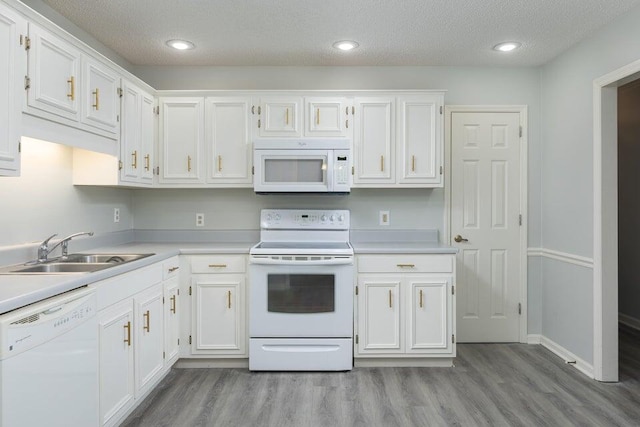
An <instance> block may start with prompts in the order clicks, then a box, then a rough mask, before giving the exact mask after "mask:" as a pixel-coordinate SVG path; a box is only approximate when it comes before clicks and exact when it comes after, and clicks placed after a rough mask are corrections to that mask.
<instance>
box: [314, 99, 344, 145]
mask: <svg viewBox="0 0 640 427" xmlns="http://www.w3.org/2000/svg"><path fill="white" fill-rule="evenodd" d="M304 104H305V113H306V114H305V128H304V133H305V136H310V137H345V138H346V137H348V136H349V135H350V134H351V129H352V128H353V121H352V117H353V112H354V108H353V106H351V105H350V103H349V102H348V100H347V99H346V98H334V97H312V98H311V97H310V98H305V100H304Z"/></svg>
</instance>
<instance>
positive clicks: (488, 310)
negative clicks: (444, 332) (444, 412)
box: [451, 112, 521, 342]
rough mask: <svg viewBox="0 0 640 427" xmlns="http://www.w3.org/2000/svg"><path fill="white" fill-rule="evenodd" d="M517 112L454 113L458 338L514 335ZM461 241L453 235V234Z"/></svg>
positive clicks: (515, 337) (453, 228) (517, 276)
mask: <svg viewBox="0 0 640 427" xmlns="http://www.w3.org/2000/svg"><path fill="white" fill-rule="evenodd" d="M519 131H520V113H517V112H513V113H510V112H506V113H502V112H500V113H494V112H453V113H452V116H451V145H452V147H451V150H452V151H451V153H452V154H451V158H452V163H451V241H452V245H454V246H455V247H457V248H458V249H459V250H460V252H459V253H458V258H457V261H458V262H457V266H458V267H457V268H458V271H457V277H458V292H457V298H458V307H459V309H458V317H457V335H458V341H459V342H515V341H519V330H520V329H519V328H520V323H519V322H520V318H519V314H518V303H519V301H520V295H519V292H520V233H521V229H520V228H521V227H520V226H519V214H520V211H519V209H520V179H521V171H520V136H519ZM458 235H459V236H460V237H461V238H463V239H467V240H466V241H465V240H462V241H460V242H456V241H455V236H458Z"/></svg>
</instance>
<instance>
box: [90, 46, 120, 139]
mask: <svg viewBox="0 0 640 427" xmlns="http://www.w3.org/2000/svg"><path fill="white" fill-rule="evenodd" d="M83 81H84V90H83V91H82V92H83V96H84V102H83V103H82V104H83V112H84V113H83V116H82V121H83V122H84V123H86V124H88V125H90V126H94V127H97V128H99V129H102V130H106V131H108V132H111V133H114V134H116V133H117V132H118V125H119V123H118V115H119V114H120V95H119V93H118V92H119V88H120V76H118V74H116V72H115V71H113V70H111V69H110V68H108V67H106V66H105V65H103V64H100V63H99V62H97V61H94V60H93V59H90V58H87V57H85V59H84V74H83Z"/></svg>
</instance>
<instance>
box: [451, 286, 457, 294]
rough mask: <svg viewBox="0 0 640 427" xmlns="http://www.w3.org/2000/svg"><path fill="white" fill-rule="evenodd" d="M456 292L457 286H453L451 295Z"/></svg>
mask: <svg viewBox="0 0 640 427" xmlns="http://www.w3.org/2000/svg"><path fill="white" fill-rule="evenodd" d="M455 294H456V287H455V286H451V295H455Z"/></svg>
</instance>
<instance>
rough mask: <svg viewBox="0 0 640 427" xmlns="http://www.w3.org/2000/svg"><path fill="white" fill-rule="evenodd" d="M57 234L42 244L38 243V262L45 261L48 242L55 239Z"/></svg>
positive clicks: (47, 253) (47, 252)
mask: <svg viewBox="0 0 640 427" xmlns="http://www.w3.org/2000/svg"><path fill="white" fill-rule="evenodd" d="M57 235H58V234H57V233H56V234H52V235H51V236H49V237H47V238H46V239H45V241H44V242H42V243H40V247H39V248H38V262H44V261H46V260H47V256H48V255H49V240H51V239H53V238H54V237H56V236H57Z"/></svg>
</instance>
